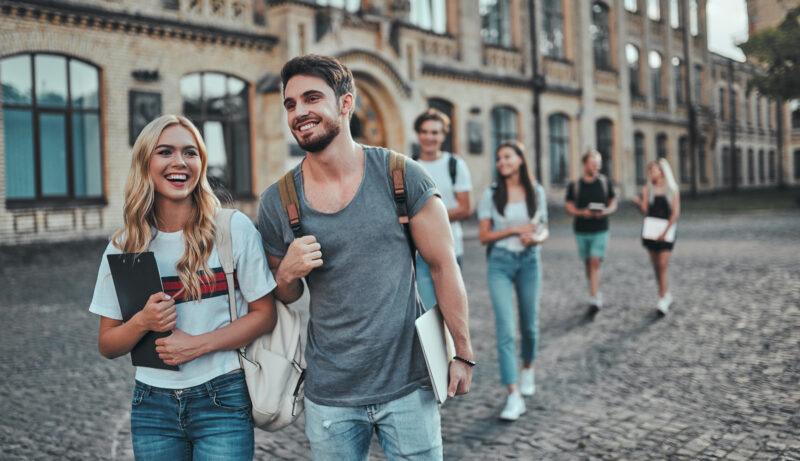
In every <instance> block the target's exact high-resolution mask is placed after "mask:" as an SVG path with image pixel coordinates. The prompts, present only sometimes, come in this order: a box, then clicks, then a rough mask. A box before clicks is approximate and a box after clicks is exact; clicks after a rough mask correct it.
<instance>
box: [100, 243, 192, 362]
mask: <svg viewBox="0 0 800 461" xmlns="http://www.w3.org/2000/svg"><path fill="white" fill-rule="evenodd" d="M106 257H107V258H108V266H109V267H110V268H111V278H112V279H113V280H114V289H115V290H116V291H117V300H119V307H120V310H121V311H122V321H123V322H127V321H128V320H130V319H131V317H133V315H134V314H136V313H137V312H139V311H140V310H142V309H143V308H144V305H145V304H147V299H148V298H150V296H151V295H153V294H155V293H158V292H159V291H164V290H163V288H162V286H161V276H160V275H159V274H158V266H157V265H156V258H155V257H154V256H153V252H151V251H148V252H145V253H122V254H114V255H107V256H106ZM170 334H171V332H169V331H166V332H163V333H157V332H155V331H148V332H147V333H145V335H144V336H143V337H142V339H140V340H139V342H138V343H136V345H135V346H133V349H131V361H132V362H133V365H134V366H137V367H149V368H161V369H165V370H175V371H177V370H178V367H177V366H175V365H167V364H166V363H164V361H163V360H161V359H160V358H158V354H157V353H156V339H158V338H164V337H166V336H169V335H170Z"/></svg>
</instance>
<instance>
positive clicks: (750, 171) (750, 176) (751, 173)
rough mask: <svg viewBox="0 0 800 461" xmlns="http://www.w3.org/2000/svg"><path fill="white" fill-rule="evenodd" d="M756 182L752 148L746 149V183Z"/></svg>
mask: <svg viewBox="0 0 800 461" xmlns="http://www.w3.org/2000/svg"><path fill="white" fill-rule="evenodd" d="M755 182H756V159H755V154H753V149H747V183H748V184H755Z"/></svg>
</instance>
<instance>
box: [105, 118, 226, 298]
mask: <svg viewBox="0 0 800 461" xmlns="http://www.w3.org/2000/svg"><path fill="white" fill-rule="evenodd" d="M173 125H180V126H182V127H184V128H186V129H187V130H189V132H191V133H192V135H193V136H194V139H195V141H196V142H197V149H198V151H199V152H200V179H199V181H198V183H197V186H196V187H195V188H194V190H193V191H192V213H191V215H190V216H189V219H188V220H187V221H186V224H184V228H183V239H184V241H185V242H186V248H185V250H184V252H183V256H181V259H180V260H178V263H177V265H176V270H177V272H178V277H179V278H180V280H181V282H182V284H183V287H184V288H183V290H184V292H183V297H184V298H185V299H186V300H198V301H199V300H200V299H201V296H202V289H201V283H202V282H203V281H205V280H207V277H210V280H213V277H212V274H211V270H210V269H209V268H208V258H209V257H210V256H211V252H212V250H213V249H214V216H215V215H216V212H217V209H218V208H219V207H220V203H219V200H218V199H217V197H216V196H215V195H214V192H213V191H212V189H211V186H210V185H209V183H208V179H207V178H206V169H207V165H208V153H207V152H206V145H205V143H204V142H203V138H202V137H201V136H200V132H199V131H198V130H197V127H195V126H194V124H193V123H192V122H191V121H189V119H187V118H186V117H183V116H181V115H171V114H166V115H162V116H160V117H158V118H156V119H155V120H153V121H152V122H150V123H148V124H147V126H145V127H144V129H143V130H142V132H141V133H140V134H139V137H138V138H136V143H134V145H133V158H132V159H131V169H130V173H128V181H127V183H126V185H125V205H124V209H123V219H124V225H123V227H122V229H120V230H119V231H117V232H116V233H115V234H114V237H113V238H112V242H113V243H114V246H115V247H117V248H119V249H120V250H122V251H123V252H125V253H141V252H144V251H147V249H148V247H149V246H150V242H151V241H152V239H153V237H154V236H155V234H154V233H153V232H152V230H151V228H155V229H156V232H157V229H158V217H157V215H156V209H155V185H154V184H153V179H152V178H151V177H150V158H151V157H152V155H153V151H154V149H155V147H156V143H157V142H158V138H159V137H160V136H161V133H162V132H163V131H164V130H165V129H167V128H168V127H171V126H173ZM199 271H202V274H204V276H203V277H202V278H201V274H200V273H199ZM178 296H180V295H178ZM178 296H176V297H178Z"/></svg>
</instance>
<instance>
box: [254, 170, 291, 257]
mask: <svg viewBox="0 0 800 461" xmlns="http://www.w3.org/2000/svg"><path fill="white" fill-rule="evenodd" d="M257 222H258V232H259V233H261V242H262V243H263V244H264V250H266V252H267V253H269V254H270V255H272V256H276V257H278V258H282V257H283V256H284V255H285V254H286V250H287V248H288V247H289V244H288V243H286V235H287V231H288V235H292V230H291V228H290V227H289V220H288V218H287V217H286V216H285V212H284V211H283V207H282V206H281V198H280V194H279V193H278V184H277V183H275V184H273V185H271V186H269V187H268V188H267V190H265V191H264V193H263V194H261V199H260V200H259V203H258V218H257ZM292 240H294V238H291V239H289V243H291V241H292Z"/></svg>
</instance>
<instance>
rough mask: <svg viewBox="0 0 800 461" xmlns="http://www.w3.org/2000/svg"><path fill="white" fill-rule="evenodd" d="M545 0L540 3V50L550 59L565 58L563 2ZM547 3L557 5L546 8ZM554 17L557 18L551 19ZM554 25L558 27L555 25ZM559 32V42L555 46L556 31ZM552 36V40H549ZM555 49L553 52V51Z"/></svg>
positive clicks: (561, 0)
mask: <svg viewBox="0 0 800 461" xmlns="http://www.w3.org/2000/svg"><path fill="white" fill-rule="evenodd" d="M551 1H552V3H548V1H547V0H545V1H544V3H543V4H542V47H543V49H542V52H543V53H544V56H547V57H548V58H552V59H558V60H562V61H563V60H565V59H566V55H567V52H566V48H567V47H566V34H564V3H563V0H551ZM548 5H558V8H548ZM554 18H556V19H557V20H555V21H554V20H553V19H554ZM556 25H557V26H558V27H556ZM557 31H560V32H561V44H560V46H555V44H556V43H557V40H555V38H554V37H555V36H556V32H557ZM551 38H552V40H551ZM553 51H555V53H554V52H553Z"/></svg>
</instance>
